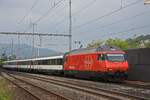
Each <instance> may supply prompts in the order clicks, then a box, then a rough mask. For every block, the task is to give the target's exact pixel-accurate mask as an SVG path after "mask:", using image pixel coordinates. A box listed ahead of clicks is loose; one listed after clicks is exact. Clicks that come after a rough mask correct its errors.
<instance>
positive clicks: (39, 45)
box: [38, 36, 42, 56]
mask: <svg viewBox="0 0 150 100" xmlns="http://www.w3.org/2000/svg"><path fill="white" fill-rule="evenodd" d="M41 47H42V37H41V36H40V44H38V56H40V48H41Z"/></svg>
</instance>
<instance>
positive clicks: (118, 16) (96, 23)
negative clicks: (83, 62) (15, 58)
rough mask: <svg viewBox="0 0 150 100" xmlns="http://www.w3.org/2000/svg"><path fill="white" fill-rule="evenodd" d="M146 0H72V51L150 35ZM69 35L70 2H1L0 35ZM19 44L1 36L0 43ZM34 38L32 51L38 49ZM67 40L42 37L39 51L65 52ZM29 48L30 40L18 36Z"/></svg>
mask: <svg viewBox="0 0 150 100" xmlns="http://www.w3.org/2000/svg"><path fill="white" fill-rule="evenodd" d="M144 1H145V0H72V36H73V40H72V45H73V46H72V47H73V49H76V48H79V47H80V45H79V44H78V43H76V44H75V41H81V44H82V45H83V46H84V47H86V45H87V44H88V43H90V42H92V41H97V40H100V41H105V40H107V39H109V38H121V39H127V38H132V37H133V35H134V34H137V35H142V34H150V5H144ZM33 23H36V26H35V32H36V33H57V34H69V32H68V31H69V0H0V32H32V30H33V27H32V24H33ZM12 39H13V41H14V43H15V44H18V36H12V35H0V43H7V44H8V43H11V41H12ZM39 40H40V38H39V37H35V47H38V45H39ZM68 41H69V40H68V38H67V37H42V48H48V49H52V50H56V51H61V52H66V51H68ZM20 43H21V44H28V45H32V37H31V36H20Z"/></svg>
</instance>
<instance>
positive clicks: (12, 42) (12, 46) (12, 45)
mask: <svg viewBox="0 0 150 100" xmlns="http://www.w3.org/2000/svg"><path fill="white" fill-rule="evenodd" d="M13 48H14V41H13V39H12V41H11V56H12V57H13V55H14V54H13Z"/></svg>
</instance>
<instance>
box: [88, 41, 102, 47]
mask: <svg viewBox="0 0 150 100" xmlns="http://www.w3.org/2000/svg"><path fill="white" fill-rule="evenodd" d="M102 44H103V42H102V41H93V42H92V43H89V44H88V45H87V48H90V47H97V46H101V45H102Z"/></svg>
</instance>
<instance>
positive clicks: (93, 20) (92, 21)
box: [74, 0, 143, 30]
mask: <svg viewBox="0 0 150 100" xmlns="http://www.w3.org/2000/svg"><path fill="white" fill-rule="evenodd" d="M140 1H143V0H138V1H136V2H133V3H130V4H128V5H127V6H124V7H122V8H119V9H116V10H113V11H112V12H110V13H107V14H105V15H103V16H100V17H97V18H95V19H92V20H90V21H87V22H85V23H83V24H81V25H78V26H76V27H74V29H76V30H78V29H80V28H82V27H85V26H86V25H89V24H90V23H94V22H97V21H99V20H101V19H103V18H105V17H107V16H110V15H113V14H115V13H117V12H119V11H121V10H123V9H126V8H128V7H130V6H133V5H135V4H137V3H139V2H140Z"/></svg>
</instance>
